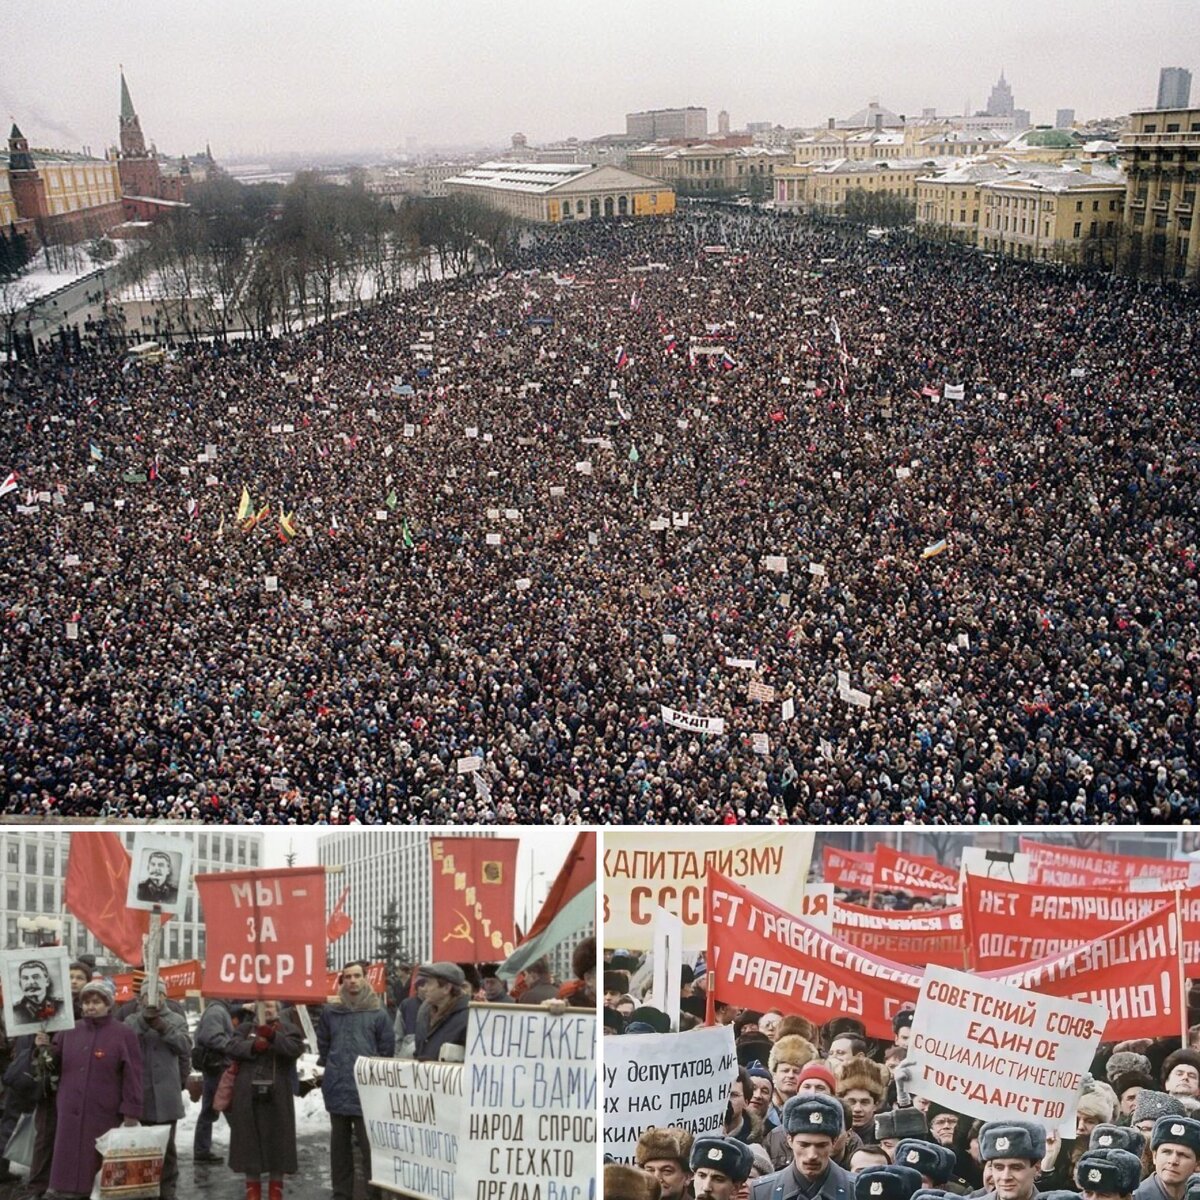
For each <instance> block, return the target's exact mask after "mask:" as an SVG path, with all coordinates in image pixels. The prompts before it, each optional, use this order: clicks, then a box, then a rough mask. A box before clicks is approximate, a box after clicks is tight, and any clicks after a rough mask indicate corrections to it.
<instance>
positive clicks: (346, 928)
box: [325, 884, 354, 942]
mask: <svg viewBox="0 0 1200 1200" xmlns="http://www.w3.org/2000/svg"><path fill="white" fill-rule="evenodd" d="M349 895H350V885H349V884H346V887H345V889H344V890H343V891H342V894H341V895H340V896H339V897H338V902H337V903H336V904H335V905H334V906H333V912H331V913H330V914H329V920H328V921H327V922H326V923H325V936H326V938H327V939H328V940H329V941H331V942H336V941H337V940H338V938H340V937H345V936H346V934H348V933H349V932H350V927H351V926H352V925H353V924H354V922H353V920H351V918H350V914H349V913H348V912H347V911H346V897H347V896H349Z"/></svg>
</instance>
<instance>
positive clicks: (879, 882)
mask: <svg viewBox="0 0 1200 1200" xmlns="http://www.w3.org/2000/svg"><path fill="white" fill-rule="evenodd" d="M875 886H876V887H877V888H879V889H880V890H881V891H885V892H911V893H912V895H914V896H946V895H953V894H954V893H955V892H957V891H958V872H957V871H955V870H952V869H951V868H950V867H944V866H942V864H941V863H940V862H938V860H937V859H936V858H925V857H924V856H923V855H920V854H901V853H900V852H899V851H898V850H893V849H892V848H891V846H882V845H877V846H876V847H875Z"/></svg>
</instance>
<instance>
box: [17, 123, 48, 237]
mask: <svg viewBox="0 0 1200 1200" xmlns="http://www.w3.org/2000/svg"><path fill="white" fill-rule="evenodd" d="M8 183H9V187H10V188H11V190H12V198H13V203H14V204H15V205H16V206H17V213H18V214H19V215H20V216H22V217H25V218H27V219H28V220H32V221H40V220H41V219H42V218H43V217H45V216H46V215H47V208H46V184H45V181H44V180H43V179H42V177H41V175H40V174H39V172H38V169H37V164H36V163H35V162H34V161H33V155H32V154H30V153H29V141H28V139H27V138H26V137H25V135H24V134H23V133H22V132H21V131H20V130H19V129H18V128H17V123H16V122H15V121H14V122H13V127H12V132H11V133H10V134H9V135H8Z"/></svg>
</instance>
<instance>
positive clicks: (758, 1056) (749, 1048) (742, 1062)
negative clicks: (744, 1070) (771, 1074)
mask: <svg viewBox="0 0 1200 1200" xmlns="http://www.w3.org/2000/svg"><path fill="white" fill-rule="evenodd" d="M734 1050H735V1051H737V1060H738V1065H739V1066H743V1067H748V1066H749V1065H750V1064H751V1063H752V1062H764V1061H765V1060H766V1059H768V1058H770V1057H771V1039H770V1038H769V1037H767V1035H766V1034H765V1033H747V1034H743V1035H742V1036H741V1037H740V1038H738V1040H737V1043H736V1044H735V1045H734Z"/></svg>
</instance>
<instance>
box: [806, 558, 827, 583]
mask: <svg viewBox="0 0 1200 1200" xmlns="http://www.w3.org/2000/svg"><path fill="white" fill-rule="evenodd" d="M808 573H809V574H810V575H815V576H817V578H819V579H821V578H824V576H825V567H824V566H823V565H822V564H821V563H816V562H810V563H809V564H808Z"/></svg>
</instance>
